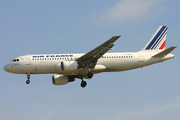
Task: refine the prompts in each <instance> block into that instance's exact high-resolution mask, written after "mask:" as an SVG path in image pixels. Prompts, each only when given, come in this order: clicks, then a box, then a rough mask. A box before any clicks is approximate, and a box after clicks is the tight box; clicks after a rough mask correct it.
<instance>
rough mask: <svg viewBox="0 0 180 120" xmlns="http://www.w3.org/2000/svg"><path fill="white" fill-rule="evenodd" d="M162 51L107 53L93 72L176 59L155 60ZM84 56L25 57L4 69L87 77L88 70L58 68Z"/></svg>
mask: <svg viewBox="0 0 180 120" xmlns="http://www.w3.org/2000/svg"><path fill="white" fill-rule="evenodd" d="M158 52H160V51H154V52H152V51H139V52H127V53H106V54H104V55H103V57H101V58H100V59H99V60H98V62H97V64H96V66H95V68H94V69H91V71H92V72H93V73H94V74H96V73H100V72H114V71H124V70H130V69H135V68H139V67H143V66H147V65H151V64H154V63H158V62H163V61H164V60H167V59H171V58H173V57H174V55H172V54H168V55H167V56H165V57H162V58H154V57H152V56H153V55H155V54H157V53H158ZM82 55H84V54H41V55H25V56H20V57H17V58H16V59H14V60H13V61H12V62H10V63H9V64H7V65H6V66H5V67H4V69H5V70H6V71H7V72H11V73H16V74H48V73H57V74H64V75H79V74H80V75H86V74H87V72H88V71H87V69H77V70H74V71H62V70H61V69H60V68H58V67H59V66H58V65H60V63H61V62H62V61H75V60H76V59H78V58H79V57H81V56H82Z"/></svg>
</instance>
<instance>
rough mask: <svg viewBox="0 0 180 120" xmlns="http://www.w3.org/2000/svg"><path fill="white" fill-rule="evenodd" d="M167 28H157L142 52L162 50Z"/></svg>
mask: <svg viewBox="0 0 180 120" xmlns="http://www.w3.org/2000/svg"><path fill="white" fill-rule="evenodd" d="M167 30H168V26H159V27H158V29H157V30H156V32H155V33H154V34H153V36H152V37H151V38H150V40H149V41H148V43H147V44H146V45H145V47H144V48H143V49H142V50H164V48H165V44H166V36H167Z"/></svg>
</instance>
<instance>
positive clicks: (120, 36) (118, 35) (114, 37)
mask: <svg viewBox="0 0 180 120" xmlns="http://www.w3.org/2000/svg"><path fill="white" fill-rule="evenodd" d="M113 37H114V38H119V37H121V35H117V36H113Z"/></svg>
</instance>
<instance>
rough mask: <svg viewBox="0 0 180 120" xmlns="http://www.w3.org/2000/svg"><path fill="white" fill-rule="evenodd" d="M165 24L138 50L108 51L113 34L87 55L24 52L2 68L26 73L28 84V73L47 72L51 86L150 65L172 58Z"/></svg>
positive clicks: (82, 84) (171, 48) (12, 71)
mask: <svg viewBox="0 0 180 120" xmlns="http://www.w3.org/2000/svg"><path fill="white" fill-rule="evenodd" d="M167 29H168V26H159V27H158V29H157V30H156V31H155V33H154V34H153V36H152V37H151V38H150V39H149V41H148V42H147V44H146V45H145V46H144V48H143V49H142V50H140V51H138V52H123V53H122V52H116V53H107V52H108V51H109V50H112V47H113V46H114V42H115V41H116V40H117V39H118V38H119V37H120V36H114V37H112V38H111V39H109V40H107V41H106V42H104V43H103V44H101V45H100V46H98V47H96V48H95V49H93V50H91V51H90V52H88V53H86V54H37V55H29V54H28V55H24V56H20V57H17V58H15V59H13V60H12V61H11V62H10V63H9V64H7V65H5V66H4V70H5V71H7V72H10V73H15V74H26V75H27V79H28V80H27V81H26V83H27V84H29V83H30V75H31V74H49V73H53V74H56V75H53V76H52V82H53V84H54V85H64V84H67V83H69V82H73V81H75V78H79V79H81V80H82V82H81V84H80V85H81V87H83V88H84V87H85V86H86V85H87V82H86V81H84V78H85V79H91V78H92V77H93V75H94V74H97V73H102V72H118V71H125V70H131V69H136V68H142V67H144V66H148V65H151V64H155V63H159V62H163V61H165V60H168V59H171V58H174V55H173V54H170V52H171V51H172V50H174V49H175V48H176V47H177V46H172V47H170V48H168V49H165V44H166V37H167Z"/></svg>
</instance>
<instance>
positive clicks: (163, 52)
mask: <svg viewBox="0 0 180 120" xmlns="http://www.w3.org/2000/svg"><path fill="white" fill-rule="evenodd" d="M176 47H177V46H172V47H170V48H168V49H166V50H164V51H162V52H160V53H158V54H156V55H154V56H153V57H164V56H166V55H168V54H169V53H170V52H171V51H173V50H174V49H175V48H176Z"/></svg>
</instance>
